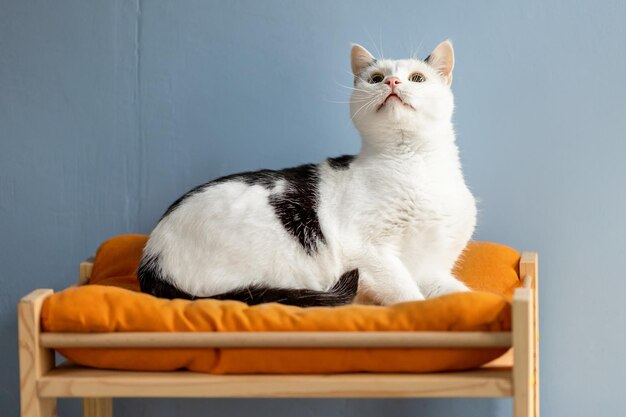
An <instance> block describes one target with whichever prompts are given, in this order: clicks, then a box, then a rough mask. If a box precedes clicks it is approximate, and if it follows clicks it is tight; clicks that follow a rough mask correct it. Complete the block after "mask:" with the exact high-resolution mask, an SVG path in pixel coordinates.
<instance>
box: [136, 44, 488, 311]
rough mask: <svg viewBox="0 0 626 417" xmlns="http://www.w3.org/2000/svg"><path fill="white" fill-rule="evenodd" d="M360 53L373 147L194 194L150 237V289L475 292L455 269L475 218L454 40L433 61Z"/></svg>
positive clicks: (357, 75) (166, 292)
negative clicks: (456, 96)
mask: <svg viewBox="0 0 626 417" xmlns="http://www.w3.org/2000/svg"><path fill="white" fill-rule="evenodd" d="M351 61H352V72H353V74H354V86H355V87H354V90H353V94H352V98H351V106H350V110H351V114H352V119H353V121H354V124H355V126H356V127H357V129H358V130H359V132H360V134H361V138H362V142H363V143H362V148H361V152H360V153H359V154H358V155H356V156H349V155H346V156H342V157H338V158H330V159H327V160H325V161H323V162H321V163H320V164H317V165H313V164H310V165H303V166H300V167H296V168H289V169H285V170H279V171H273V170H262V171H256V172H250V173H243V174H235V175H231V176H228V177H223V178H219V179H217V180H214V181H211V182H208V183H206V184H204V185H201V186H199V187H197V188H195V189H193V190H192V191H190V192H188V193H187V194H185V195H184V196H182V197H181V198H179V199H178V200H177V201H176V202H174V204H172V206H171V207H170V208H169V209H168V210H167V212H166V213H165V214H164V215H163V217H162V219H161V220H160V222H159V223H158V225H157V226H156V228H155V229H154V231H153V232H152V234H151V235H150V239H149V241H148V244H147V245H146V248H145V250H144V255H143V258H142V263H141V266H140V268H139V279H140V283H141V288H142V290H143V291H144V292H147V293H150V294H153V295H156V296H160V297H167V298H204V297H209V298H218V299H238V300H241V301H245V302H247V303H249V304H257V303H260V302H270V301H275V302H282V303H285V304H295V305H302V306H311V305H341V304H347V303H350V302H353V301H354V299H355V295H356V301H358V302H367V303H374V304H383V305H385V304H393V303H398V302H403V301H411V300H422V299H424V298H429V297H435V296H438V295H441V294H446V293H450V292H456V291H467V290H468V288H467V287H466V286H465V285H464V284H463V283H461V282H460V281H459V280H457V279H456V278H455V277H454V276H453V275H452V273H451V270H452V268H453V266H454V263H455V262H456V260H457V258H458V257H459V255H460V254H461V251H462V250H463V248H464V247H465V245H466V244H467V242H468V240H469V239H470V237H471V235H472V233H473V231H474V227H475V224H476V205H475V201H474V197H473V196H472V194H471V193H470V191H469V190H468V188H467V186H466V185H465V181H464V179H463V174H462V172H461V165H460V162H459V157H458V149H457V147H456V145H455V137H454V129H453V126H452V121H451V119H452V112H453V108H454V100H453V95H452V92H451V91H450V84H451V82H452V69H453V67H454V52H453V49H452V44H451V43H450V42H449V41H445V42H442V43H441V44H439V45H438V46H437V47H436V48H435V49H434V50H433V52H432V53H431V54H430V56H429V57H428V58H426V59H425V60H424V61H420V60H416V59H405V60H387V59H383V60H376V59H375V58H374V57H373V56H372V55H371V54H370V53H369V52H368V51H366V50H365V49H364V48H363V47H361V46H359V45H354V46H353V47H352V53H351ZM357 288H358V290H357Z"/></svg>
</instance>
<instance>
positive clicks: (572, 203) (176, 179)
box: [0, 0, 626, 417]
mask: <svg viewBox="0 0 626 417" xmlns="http://www.w3.org/2000/svg"><path fill="white" fill-rule="evenodd" d="M625 20H626V3H624V2H620V1H593V0H581V1H554V0H553V1H539V0H529V1H524V2H518V1H474V2H467V1H457V2H454V1H441V0H439V1H413V0H404V1H364V0H360V1H342V2H339V1H320V0H315V1H297V2H296V1H228V2H226V1H223V2H216V1H187V0H185V1H169V2H167V1H157V0H150V1H142V0H135V1H130V0H128V1H127V0H108V1H86V0H74V1H71V0H58V1H54V2H47V1H31V0H22V1H18V0H0V410H1V414H2V415H3V416H4V415H6V416H9V415H17V413H18V407H19V401H18V396H19V394H18V368H17V341H16V314H15V310H16V303H17V301H18V299H19V298H20V297H21V296H23V295H24V294H26V293H27V292H29V291H30V290H32V289H35V288H38V287H51V288H54V289H56V290H60V289H61V288H63V287H65V286H66V285H68V284H70V283H72V282H73V281H74V280H75V279H76V275H77V265H78V262H79V261H80V260H81V259H83V258H85V257H87V256H89V255H90V254H92V253H93V252H94V250H95V249H96V247H97V246H98V244H99V243H100V242H101V241H103V240H104V239H106V238H108V237H110V236H112V235H115V234H120V233H128V232H142V233H147V232H149V231H150V230H151V228H152V227H153V226H154V225H155V222H156V221H157V219H158V217H159V215H160V214H161V213H162V212H163V211H164V210H165V208H166V207H167V205H168V204H169V203H170V202H171V201H173V200H174V199H175V198H176V197H177V196H178V195H180V194H181V193H182V192H184V191H185V190H187V189H188V188H190V187H192V186H194V185H196V184H198V183H201V182H204V181H206V180H208V179H211V178H214V177H217V176H220V175H223V174H228V173H233V172H237V171H241V170H250V169H256V168H260V167H276V168H277V167H285V166H290V165H294V164H299V163H303V162H309V161H317V160H320V159H322V158H323V157H325V156H329V155H338V154H342V153H347V152H355V151H357V150H358V147H359V142H358V136H357V134H356V132H355V130H354V129H353V127H352V126H351V124H350V120H349V116H348V106H347V104H342V103H335V102H337V101H339V102H341V101H346V100H347V98H348V90H347V89H345V88H343V87H341V86H340V84H343V85H350V84H351V77H350V74H349V73H348V70H349V61H348V54H349V44H350V42H359V43H362V44H364V45H365V46H367V47H369V48H370V49H371V50H372V51H373V52H375V51H376V49H377V48H378V49H379V50H380V49H381V48H382V52H383V53H384V55H385V56H386V57H405V56H407V55H408V54H410V53H413V52H417V53H418V55H420V56H421V57H425V56H426V55H427V54H428V52H429V50H430V49H431V48H432V47H434V46H435V45H436V44H437V43H438V42H439V41H441V40H443V39H446V38H451V39H452V40H453V42H454V44H455V47H456V57H457V66H456V71H455V75H454V83H453V88H454V92H455V94H456V103H457V111H456V115H455V123H456V127H457V132H458V143H459V146H460V148H461V154H462V160H463V163H464V167H465V173H466V177H467V180H468V182H469V184H470V185H471V188H472V190H473V191H474V193H475V194H476V195H477V196H478V198H479V199H480V219H479V227H478V230H477V233H476V238H477V239H481V240H491V241H497V242H501V243H505V244H508V245H511V246H514V247H516V248H518V249H520V250H528V249H533V250H537V251H539V252H540V255H541V268H540V273H541V310H542V311H541V332H542V338H541V353H542V387H541V405H542V408H543V410H542V411H543V415H546V416H566V415H567V416H572V417H573V416H585V417H586V416H591V415H597V416H603V417H604V416H607V417H608V416H619V415H624V414H623V413H624V411H623V410H624V407H623V400H624V399H623V385H622V384H623V378H624V376H625V375H626V361H624V359H623V354H624V351H625V347H626V343H625V342H626V313H625V311H626V309H624V307H623V297H624V292H625V291H626V279H625V277H624V269H625V267H626V261H625V260H626V256H625V255H624V252H625V250H626V227H625V220H624V218H625V217H624V216H625V213H626V186H625V184H624V183H625V178H626V168H625V167H624V158H625V157H626V134H625V130H626V101H625V96H626V80H625V77H626V25H625V24H624V21H625ZM115 408H116V416H143V415H146V416H158V417H165V416H172V415H184V416H225V415H226V416H252V415H272V416H278V417H287V416H298V417H305V416H324V417H331V416H359V417H369V416H372V417H373V416H397V417H402V416H416V415H419V416H470V417H473V416H476V417H478V416H497V417H500V416H509V415H510V412H511V411H510V408H511V402H510V400H399V401H397V400H393V401H392V400H275V401H270V400H157V401H155V400H149V401H145V400H116V401H115ZM79 410H80V405H79V402H78V401H75V400H63V401H61V402H60V412H61V413H62V415H64V416H68V417H69V416H78V415H79Z"/></svg>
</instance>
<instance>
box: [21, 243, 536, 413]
mask: <svg viewBox="0 0 626 417" xmlns="http://www.w3.org/2000/svg"><path fill="white" fill-rule="evenodd" d="M92 266H93V263H92V262H91V261H85V262H83V263H81V265H80V279H79V283H78V285H82V284H84V283H85V282H87V281H88V279H89V277H90V275H91V269H92ZM519 271H520V277H522V280H523V285H522V287H521V288H518V289H516V290H515V294H514V296H513V331H512V332H364V333H355V332H327V333H324V332H240V333H97V334H96V333H91V334H84V333H46V332H42V331H41V327H40V313H41V306H42V303H43V301H44V299H45V298H46V297H48V296H49V295H50V294H52V292H53V291H52V290H49V289H38V290H35V291H33V292H32V293H30V294H29V295H27V296H25V297H24V298H22V299H21V301H20V303H19V306H18V333H19V362H20V402H21V416H22V417H52V416H56V399H57V398H68V397H69V398H82V399H83V416H85V417H112V415H113V401H112V398H114V397H200V398H215V397H221V398H227V397H231V398H233V397H248V398H303V397H309V398H331V397H340V398H390V397H405V398H407V397H410V398H425V397H430V398H434V397H513V411H514V413H513V415H514V416H515V417H539V344H538V340H539V333H538V302H537V301H538V297H537V296H538V292H537V288H538V287H537V283H538V282H537V254H536V253H534V252H525V253H524V254H522V258H521V261H520V265H519ZM63 347H66V348H68V347H93V348H95V347H107V348H113V347H142V348H150V347H159V348H162V347H290V348H297V347H319V348H324V347H344V348H350V347H352V348H356V347H360V348H362V347H372V348H376V347H387V348H389V347H448V348H451V347H452V348H461V347H472V348H489V347H511V348H512V349H510V350H509V351H508V352H507V354H505V355H504V356H502V357H501V358H499V359H497V360H495V361H493V362H491V363H489V364H487V365H485V366H483V367H481V368H478V369H475V370H470V371H464V372H444V373H431V374H379V373H353V374H338V375H211V374H202V373H195V372H189V371H175V372H135V371H114V370H100V369H93V368H86V367H81V366H77V365H74V364H71V363H67V362H65V363H62V364H59V365H56V364H55V360H54V349H55V348H63Z"/></svg>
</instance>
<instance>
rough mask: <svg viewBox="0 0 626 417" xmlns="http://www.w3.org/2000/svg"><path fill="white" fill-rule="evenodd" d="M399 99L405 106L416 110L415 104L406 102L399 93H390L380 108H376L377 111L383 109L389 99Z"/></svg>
mask: <svg viewBox="0 0 626 417" xmlns="http://www.w3.org/2000/svg"><path fill="white" fill-rule="evenodd" d="M395 100H398V101H399V102H400V103H401V104H402V105H403V106H405V107H408V108H410V109H411V110H413V111H415V108H414V107H413V106H411V105H410V104H409V103H405V102H404V100H402V99H401V98H400V96H399V95H397V94H396V93H390V94H389V95H388V96H387V97H385V100H384V101H383V102H382V103H381V105H380V106H378V109H376V111H379V110H380V109H382V108H383V107H384V106H385V105H386V104H387V102H388V101H391V102H393V101H395Z"/></svg>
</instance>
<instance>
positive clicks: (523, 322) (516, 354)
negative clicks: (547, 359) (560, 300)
mask: <svg viewBox="0 0 626 417" xmlns="http://www.w3.org/2000/svg"><path fill="white" fill-rule="evenodd" d="M532 298H533V297H532V289H531V288H519V289H517V290H516V291H515V294H514V296H513V410H514V413H513V415H514V416H515V417H534V415H535V399H534V396H535V395H534V393H535V389H534V383H535V381H534V380H533V377H534V368H535V366H534V360H535V358H534V350H535V349H534V347H535V340H534V331H533V329H534V326H533V322H534V312H533V303H532Z"/></svg>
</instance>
